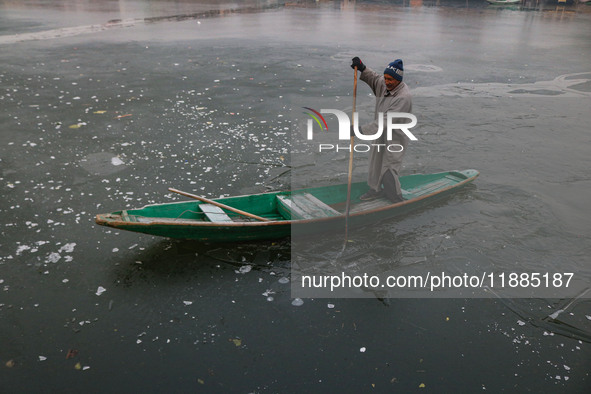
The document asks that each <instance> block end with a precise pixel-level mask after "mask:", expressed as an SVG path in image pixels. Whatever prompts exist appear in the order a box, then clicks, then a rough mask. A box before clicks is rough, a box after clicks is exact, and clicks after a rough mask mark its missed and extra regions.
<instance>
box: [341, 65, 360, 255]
mask: <svg viewBox="0 0 591 394" xmlns="http://www.w3.org/2000/svg"><path fill="white" fill-rule="evenodd" d="M356 101H357V66H355V75H354V78H353V114H352V116H351V123H352V124H353V126H355V104H356ZM354 143H355V136H354V135H352V136H351V140H350V145H349V146H350V151H349V179H348V181H347V203H346V205H345V243H344V244H343V251H344V250H345V248H346V247H347V238H348V236H349V211H350V210H351V180H352V178H353V144H354Z"/></svg>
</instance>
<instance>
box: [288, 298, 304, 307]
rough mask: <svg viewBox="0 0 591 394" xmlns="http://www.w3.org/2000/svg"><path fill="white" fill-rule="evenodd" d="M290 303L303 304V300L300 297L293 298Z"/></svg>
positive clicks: (294, 304)
mask: <svg viewBox="0 0 591 394" xmlns="http://www.w3.org/2000/svg"><path fill="white" fill-rule="evenodd" d="M291 305H293V306H302V305H304V300H302V299H301V298H294V300H293V301H292V302H291Z"/></svg>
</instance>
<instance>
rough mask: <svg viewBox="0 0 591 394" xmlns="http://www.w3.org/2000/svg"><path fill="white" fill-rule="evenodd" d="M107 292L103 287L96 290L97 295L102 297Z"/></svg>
mask: <svg viewBox="0 0 591 394" xmlns="http://www.w3.org/2000/svg"><path fill="white" fill-rule="evenodd" d="M105 291H107V289H105V288H104V287H103V286H99V287H98V289H96V293H95V294H96V295H97V296H100V295H101V294H103V293H104V292H105Z"/></svg>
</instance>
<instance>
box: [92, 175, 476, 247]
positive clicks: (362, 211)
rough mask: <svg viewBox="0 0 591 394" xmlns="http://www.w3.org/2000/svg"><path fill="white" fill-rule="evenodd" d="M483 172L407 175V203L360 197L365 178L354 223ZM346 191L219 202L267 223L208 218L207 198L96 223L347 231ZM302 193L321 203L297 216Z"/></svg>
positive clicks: (250, 235)
mask: <svg viewBox="0 0 591 394" xmlns="http://www.w3.org/2000/svg"><path fill="white" fill-rule="evenodd" d="M477 176H478V171H476V170H464V171H450V172H444V173H437V174H427V175H422V174H419V175H409V176H405V177H401V178H400V181H401V185H402V188H403V189H404V197H405V201H403V202H400V203H397V204H392V203H389V202H388V201H387V200H385V199H381V200H374V201H373V202H361V201H359V196H360V195H362V194H363V193H365V191H367V185H366V184H365V183H363V182H361V183H355V184H353V186H352V193H351V197H352V200H351V201H352V208H351V212H350V216H349V227H350V228H354V227H360V226H364V225H368V224H372V223H376V222H379V221H383V220H387V219H391V218H393V217H396V216H399V215H403V214H406V213H408V212H410V211H413V210H415V209H419V208H422V207H425V206H427V205H428V204H430V203H432V202H433V201H434V200H436V199H439V198H441V197H445V196H446V195H448V194H450V193H453V192H455V191H456V190H458V189H459V188H461V187H463V186H465V185H466V184H468V183H470V182H472V181H473V180H474V179H475V178H476V177H477ZM346 190H347V185H336V186H325V187H316V188H310V189H302V190H300V191H294V192H293V193H290V192H271V193H261V194H253V195H247V196H238V197H226V198H219V199H216V200H215V201H217V202H220V203H223V204H226V205H229V206H231V207H234V208H237V209H240V210H243V211H246V212H249V213H252V214H255V215H258V216H262V217H264V218H266V219H269V221H266V222H262V221H255V220H251V219H246V218H244V217H241V216H239V215H236V214H233V213H231V212H226V213H227V214H228V215H229V216H228V218H231V220H228V221H214V222H212V221H208V219H207V217H206V216H205V214H204V213H203V212H200V208H199V205H200V204H202V203H201V202H199V201H184V202H175V203H166V204H155V205H148V206H145V207H143V208H140V209H135V210H126V211H118V212H113V213H109V214H99V215H97V217H96V223H97V224H99V225H103V226H108V227H113V228H117V229H121V230H127V231H134V232H139V233H145V234H151V235H157V236H163V237H169V238H179V239H193V240H200V241H210V242H235V241H252V240H263V239H277V238H284V237H287V236H290V235H292V234H314V233H322V232H334V231H339V230H341V229H344V225H345V216H344V214H343V213H342V212H343V211H344V198H345V196H346ZM302 193H304V194H305V195H306V196H309V195H312V196H313V197H312V198H313V199H314V200H315V201H316V200H317V201H318V203H317V206H313V205H314V204H313V203H310V202H306V204H309V205H308V207H310V206H313V207H312V209H309V210H307V211H305V212H304V211H303V212H302V213H300V214H299V215H300V216H299V217H296V215H297V212H298V211H297V209H296V206H287V207H286V206H283V205H282V200H285V199H289V200H292V201H294V202H295V201H297V196H298V195H301V194H302ZM318 206H322V207H321V208H318ZM222 215H223V214H222ZM315 215H318V217H316V216H315Z"/></svg>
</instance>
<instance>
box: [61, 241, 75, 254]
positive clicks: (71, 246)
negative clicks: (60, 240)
mask: <svg viewBox="0 0 591 394" xmlns="http://www.w3.org/2000/svg"><path fill="white" fill-rule="evenodd" d="M75 246H76V242H72V243H69V244H65V245H64V246H62V247H61V248H60V249H59V250H58V252H66V253H72V252H73V251H74V247H75Z"/></svg>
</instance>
